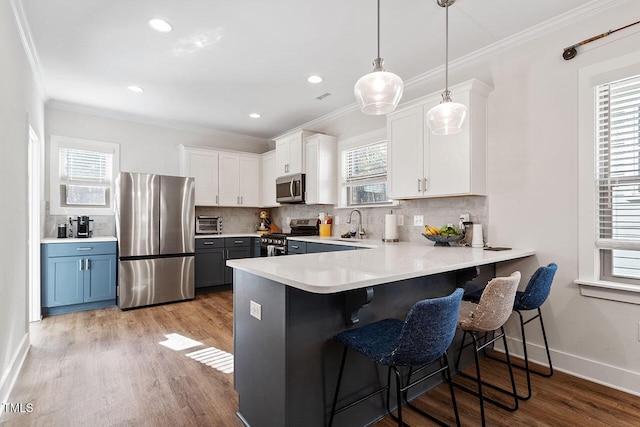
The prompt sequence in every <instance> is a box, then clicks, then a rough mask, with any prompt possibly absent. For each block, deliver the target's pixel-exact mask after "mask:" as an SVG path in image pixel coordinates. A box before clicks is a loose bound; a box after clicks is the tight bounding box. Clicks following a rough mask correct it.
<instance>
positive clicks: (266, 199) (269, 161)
mask: <svg viewBox="0 0 640 427" xmlns="http://www.w3.org/2000/svg"><path fill="white" fill-rule="evenodd" d="M277 177H278V173H277V169H276V151H275V150H273V151H269V152H267V153H264V154H263V155H262V206H264V207H267V208H268V207H272V206H280V203H277V202H276V178H277Z"/></svg>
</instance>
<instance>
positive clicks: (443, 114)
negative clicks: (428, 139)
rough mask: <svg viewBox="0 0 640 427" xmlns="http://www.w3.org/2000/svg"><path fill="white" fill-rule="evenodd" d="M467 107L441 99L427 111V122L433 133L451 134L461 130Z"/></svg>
mask: <svg viewBox="0 0 640 427" xmlns="http://www.w3.org/2000/svg"><path fill="white" fill-rule="evenodd" d="M466 119H467V107H465V106H464V105H462V104H458V103H457V102H453V101H451V100H449V101H442V102H441V103H440V104H438V105H436V106H435V107H433V108H432V109H430V110H429V112H428V113H427V124H428V125H429V129H431V133H433V134H434V135H452V134H454V133H458V132H460V131H461V130H462V126H464V122H465V120H466Z"/></svg>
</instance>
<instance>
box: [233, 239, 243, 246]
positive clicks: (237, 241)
mask: <svg viewBox="0 0 640 427" xmlns="http://www.w3.org/2000/svg"><path fill="white" fill-rule="evenodd" d="M233 243H235V244H236V245H241V244H243V243H244V242H243V241H242V240H234V241H233Z"/></svg>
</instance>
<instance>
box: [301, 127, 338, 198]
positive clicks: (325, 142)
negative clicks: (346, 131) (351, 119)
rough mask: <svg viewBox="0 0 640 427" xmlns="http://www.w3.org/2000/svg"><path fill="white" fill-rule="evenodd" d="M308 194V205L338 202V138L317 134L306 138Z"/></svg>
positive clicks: (306, 185)
mask: <svg viewBox="0 0 640 427" xmlns="http://www.w3.org/2000/svg"><path fill="white" fill-rule="evenodd" d="M305 145H306V146H305V152H306V154H305V165H306V184H305V188H306V195H305V203H306V204H308V205H314V204H328V205H333V204H336V202H337V191H336V190H337V189H336V186H337V157H336V156H337V154H336V153H337V139H336V138H335V137H333V136H329V135H323V134H315V135H311V136H308V137H307V138H306V139H305Z"/></svg>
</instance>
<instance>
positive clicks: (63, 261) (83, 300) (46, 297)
mask: <svg viewBox="0 0 640 427" xmlns="http://www.w3.org/2000/svg"><path fill="white" fill-rule="evenodd" d="M41 251H42V312H43V314H44V315H48V314H59V313H68V312H72V311H81V310H90V309H94V308H102V307H108V306H113V305H115V304H116V265H117V256H116V242H91V241H87V243H45V244H42V248H41Z"/></svg>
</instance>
